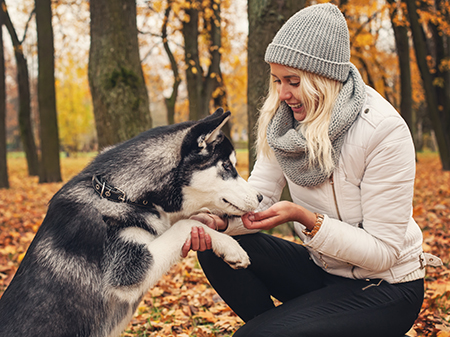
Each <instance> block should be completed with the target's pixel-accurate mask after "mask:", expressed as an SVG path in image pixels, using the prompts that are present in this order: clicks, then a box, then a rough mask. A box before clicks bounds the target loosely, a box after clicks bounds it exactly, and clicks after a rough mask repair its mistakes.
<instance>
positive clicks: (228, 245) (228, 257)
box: [213, 237, 250, 269]
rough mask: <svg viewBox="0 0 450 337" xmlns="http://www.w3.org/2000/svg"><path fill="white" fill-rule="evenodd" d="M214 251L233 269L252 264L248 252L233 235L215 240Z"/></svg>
mask: <svg viewBox="0 0 450 337" xmlns="http://www.w3.org/2000/svg"><path fill="white" fill-rule="evenodd" d="M213 251H214V253H215V254H216V255H217V256H219V257H221V258H222V259H223V260H224V261H225V262H226V263H228V265H229V266H230V267H231V268H233V269H243V268H247V267H248V266H249V265H250V258H249V257H248V255H247V252H246V251H245V250H244V249H243V248H242V247H241V246H240V245H239V243H237V241H236V240H234V239H233V238H231V237H226V239H225V240H224V238H221V239H220V240H214V241H213Z"/></svg>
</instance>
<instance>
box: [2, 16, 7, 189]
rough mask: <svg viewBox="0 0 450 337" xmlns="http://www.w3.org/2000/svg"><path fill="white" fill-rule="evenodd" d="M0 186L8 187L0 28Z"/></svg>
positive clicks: (3, 71) (3, 62)
mask: <svg viewBox="0 0 450 337" xmlns="http://www.w3.org/2000/svg"><path fill="white" fill-rule="evenodd" d="M4 22H5V19H4V15H0V27H3V24H4ZM0 188H9V182H8V167H7V165H6V85H5V51H4V49H3V30H2V29H0Z"/></svg>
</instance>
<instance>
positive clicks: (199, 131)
mask: <svg viewBox="0 0 450 337" xmlns="http://www.w3.org/2000/svg"><path fill="white" fill-rule="evenodd" d="M230 115H231V113H230V112H229V111H227V112H223V109H222V108H219V109H217V110H216V111H215V112H214V113H213V114H212V115H210V116H208V117H205V118H203V119H202V120H200V121H199V122H198V124H197V125H195V126H194V127H193V128H192V130H191V132H193V135H195V134H196V135H197V137H196V139H197V144H198V147H199V148H203V149H204V148H206V146H208V144H210V143H212V142H214V141H215V140H216V139H217V136H218V135H219V133H220V129H222V127H223V126H224V125H225V123H226V122H227V121H228V119H229V118H230Z"/></svg>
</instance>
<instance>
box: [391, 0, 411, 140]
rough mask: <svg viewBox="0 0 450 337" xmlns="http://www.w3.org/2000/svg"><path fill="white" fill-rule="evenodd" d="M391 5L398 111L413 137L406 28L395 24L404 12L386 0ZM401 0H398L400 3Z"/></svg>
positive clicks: (392, 1)
mask: <svg viewBox="0 0 450 337" xmlns="http://www.w3.org/2000/svg"><path fill="white" fill-rule="evenodd" d="M388 2H389V4H391V6H394V7H393V8H392V10H391V23H392V29H393V31H394V38H395V46H396V48H397V56H398V65H399V69H400V112H401V115H402V116H403V118H404V119H405V121H406V124H408V127H409V130H410V131H411V134H412V136H413V138H414V139H415V137H416V125H415V116H414V114H413V109H412V103H413V101H412V85H411V64H410V62H411V60H410V57H409V50H410V48H409V37H408V28H407V26H406V25H405V22H403V24H400V25H397V24H396V20H400V18H399V17H398V16H399V15H402V16H403V17H404V19H406V18H405V15H406V13H399V11H398V9H397V7H396V2H395V0H388ZM401 2H402V1H401V0H400V3H401Z"/></svg>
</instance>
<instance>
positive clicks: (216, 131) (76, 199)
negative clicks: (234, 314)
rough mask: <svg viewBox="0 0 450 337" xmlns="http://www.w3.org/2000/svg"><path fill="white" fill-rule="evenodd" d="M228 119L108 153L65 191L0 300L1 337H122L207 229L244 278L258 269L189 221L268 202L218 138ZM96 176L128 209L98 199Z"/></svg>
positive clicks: (215, 118)
mask: <svg viewBox="0 0 450 337" xmlns="http://www.w3.org/2000/svg"><path fill="white" fill-rule="evenodd" d="M228 118H229V112H226V113H224V112H223V110H221V109H219V110H218V111H216V112H215V113H214V114H213V115H211V116H209V117H207V118H205V119H203V120H201V121H199V122H186V123H182V124H177V125H173V126H168V127H161V128H155V129H152V130H149V131H147V132H144V133H142V134H141V135H139V136H137V137H135V138H133V139H131V140H129V141H127V142H124V143H122V144H120V145H118V146H114V147H111V148H108V149H106V150H104V151H103V152H102V153H101V154H99V155H98V156H97V158H96V159H94V160H93V162H92V163H91V164H90V165H89V166H87V167H86V168H85V169H84V170H83V171H82V172H81V173H80V174H79V175H77V176H76V177H75V178H73V179H72V180H71V181H69V182H68V183H67V184H66V185H64V186H63V187H62V188H61V190H60V191H59V192H58V193H56V194H55V196H54V197H53V198H52V200H51V201H50V203H49V209H48V212H47V215H46V217H45V219H44V222H43V223H42V225H41V227H40V229H39V230H38V232H37V234H36V236H35V238H34V240H33V242H32V243H31V245H30V247H29V249H28V251H27V254H26V256H25V258H24V259H23V261H22V263H21V265H20V267H19V269H18V271H17V273H16V275H15V277H14V279H13V280H12V282H11V284H10V285H9V287H8V288H7V289H6V291H5V293H4V294H3V296H2V298H1V299H0V335H1V336H8V337H14V336H29V335H33V336H47V337H50V336H55V337H56V336H58V337H62V336H80V337H81V336H92V337H94V336H95V337H106V336H118V335H119V334H120V333H121V331H122V330H123V329H124V328H125V327H126V325H127V324H128V322H129V321H130V319H131V317H132V315H133V313H134V311H135V309H136V307H137V306H138V304H139V302H140V300H141V298H142V296H143V295H144V294H145V292H146V291H147V290H148V289H149V287H151V286H153V285H154V284H155V283H156V282H157V281H158V279H159V278H160V277H161V276H162V275H163V273H165V272H167V271H168V269H169V268H170V267H171V266H172V265H173V264H174V263H176V262H177V261H178V260H179V259H180V254H181V247H182V246H183V244H184V242H185V241H186V240H187V239H188V238H189V236H190V232H191V228H192V227H193V226H203V227H204V229H205V231H206V232H207V233H208V234H209V235H210V236H211V239H212V246H213V250H214V252H215V253H216V254H217V255H219V256H221V257H223V259H224V260H225V261H226V262H227V263H228V264H230V265H231V266H232V267H233V268H245V267H246V266H247V265H248V264H249V263H250V261H249V259H248V256H247V254H246V253H245V251H244V250H243V249H242V248H241V247H240V246H239V244H238V243H237V242H236V241H235V240H234V239H232V238H231V237H229V236H227V235H225V234H222V233H219V232H217V231H214V230H212V229H210V228H209V227H207V226H204V225H202V224H201V223H200V222H197V221H194V220H189V216H190V215H192V214H195V213H196V212H199V211H201V210H202V209H204V208H208V209H209V210H211V211H212V212H213V213H215V214H218V215H228V216H229V215H231V216H239V215H242V214H244V213H245V212H248V211H252V210H254V209H255V208H256V207H257V205H258V203H259V201H260V199H261V196H260V195H259V194H258V193H257V192H256V191H255V190H253V189H252V188H251V187H250V186H249V185H248V184H247V183H246V182H245V181H244V180H243V179H242V178H241V177H239V175H238V174H237V172H236V169H235V155H234V150H233V148H232V145H231V143H230V141H229V140H228V139H227V138H226V137H224V136H223V134H222V133H221V131H220V128H221V127H222V126H223V124H224V123H225V122H226V120H227V119H228ZM94 176H95V177H101V179H103V182H104V183H105V184H106V183H107V184H108V185H109V186H111V187H115V188H118V189H120V190H122V191H123V192H125V193H126V202H114V201H112V200H110V199H108V198H106V197H104V196H105V195H104V194H103V192H98V191H95V188H97V187H98V184H97V185H95V180H93V178H94ZM92 181H94V185H93V184H92ZM104 186H105V185H102V188H104ZM99 193H102V194H99ZM142 200H144V203H147V205H146V206H143V205H137V203H138V202H140V201H142Z"/></svg>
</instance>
